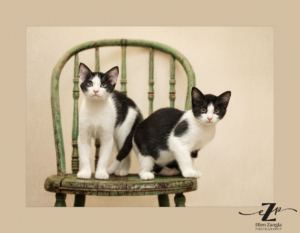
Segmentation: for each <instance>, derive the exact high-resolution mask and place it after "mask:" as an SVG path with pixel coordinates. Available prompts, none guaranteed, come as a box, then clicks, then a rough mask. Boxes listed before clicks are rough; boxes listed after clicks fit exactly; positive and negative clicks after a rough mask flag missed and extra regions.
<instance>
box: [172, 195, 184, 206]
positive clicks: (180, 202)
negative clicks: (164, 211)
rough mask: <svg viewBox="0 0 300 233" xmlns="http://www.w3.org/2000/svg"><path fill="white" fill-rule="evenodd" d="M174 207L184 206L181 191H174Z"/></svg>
mask: <svg viewBox="0 0 300 233" xmlns="http://www.w3.org/2000/svg"><path fill="white" fill-rule="evenodd" d="M174 201H175V204H176V207H185V196H184V195H183V193H176V194H175V197H174Z"/></svg>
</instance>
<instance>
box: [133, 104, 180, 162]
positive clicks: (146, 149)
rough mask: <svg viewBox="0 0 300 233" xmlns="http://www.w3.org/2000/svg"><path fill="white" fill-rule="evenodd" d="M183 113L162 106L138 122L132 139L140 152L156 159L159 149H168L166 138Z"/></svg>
mask: <svg viewBox="0 0 300 233" xmlns="http://www.w3.org/2000/svg"><path fill="white" fill-rule="evenodd" d="M183 113H184V112H183V111H180V110H178V109H175V108H162V109H159V110H157V111H156V112H154V113H153V114H151V115H150V116H149V117H148V118H146V119H145V120H144V121H143V122H142V123H141V124H139V125H138V127H137V129H136V131H135V134H134V141H135V143H136V145H137V147H138V149H139V151H140V152H141V154H142V155H149V156H152V157H153V158H154V159H157V158H158V156H159V151H160V150H169V148H168V145H167V140H168V138H169V135H170V133H171V131H172V129H173V128H174V127H175V125H176V124H177V123H178V121H179V119H180V118H181V117H182V115H183Z"/></svg>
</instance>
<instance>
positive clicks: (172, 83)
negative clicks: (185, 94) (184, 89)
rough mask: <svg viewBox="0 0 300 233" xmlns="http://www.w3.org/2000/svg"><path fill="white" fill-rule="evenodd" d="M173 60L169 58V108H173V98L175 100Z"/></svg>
mask: <svg viewBox="0 0 300 233" xmlns="http://www.w3.org/2000/svg"><path fill="white" fill-rule="evenodd" d="M175 83H176V80H175V59H174V57H173V56H171V63H170V94H169V98H170V107H171V108H174V106H175V98H176V91H175Z"/></svg>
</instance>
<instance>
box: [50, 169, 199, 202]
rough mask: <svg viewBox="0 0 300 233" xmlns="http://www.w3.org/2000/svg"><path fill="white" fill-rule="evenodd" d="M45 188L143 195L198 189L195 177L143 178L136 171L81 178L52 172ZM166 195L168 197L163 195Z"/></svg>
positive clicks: (101, 193)
mask: <svg viewBox="0 0 300 233" xmlns="http://www.w3.org/2000/svg"><path fill="white" fill-rule="evenodd" d="M45 189H46V190H47V191H50V192H57V190H58V191H59V192H60V193H64V194H76V195H98V196H120V195H121V196H141V195H161V194H171V193H183V192H190V191H193V190H196V189H197V181H196V178H184V177H182V176H176V177H162V176H159V175H156V178H155V179H154V180H146V181H144V180H141V179H140V178H139V176H138V175H137V174H129V175H128V176H124V177H119V176H115V175H110V177H109V179H108V180H97V179H95V177H94V175H93V176H92V178H91V179H87V180H83V179H78V178H77V176H76V174H65V175H64V176H59V175H55V176H50V177H48V178H47V179H46V181H45ZM164 198H166V197H164Z"/></svg>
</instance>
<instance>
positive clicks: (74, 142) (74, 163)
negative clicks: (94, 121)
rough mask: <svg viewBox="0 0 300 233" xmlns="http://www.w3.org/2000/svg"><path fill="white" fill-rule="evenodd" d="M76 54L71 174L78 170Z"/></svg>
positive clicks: (76, 58)
mask: <svg viewBox="0 0 300 233" xmlns="http://www.w3.org/2000/svg"><path fill="white" fill-rule="evenodd" d="M78 66H79V62H78V54H77V53H76V54H75V56H74V79H73V83H74V88H73V98H74V110H73V129H72V146H73V152H72V172H73V174H77V172H78V170H79V160H78V144H77V138H78V123H79V122H78V98H79V86H78V82H79V73H78V72H79V71H78Z"/></svg>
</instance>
